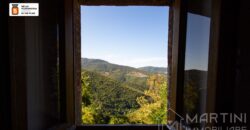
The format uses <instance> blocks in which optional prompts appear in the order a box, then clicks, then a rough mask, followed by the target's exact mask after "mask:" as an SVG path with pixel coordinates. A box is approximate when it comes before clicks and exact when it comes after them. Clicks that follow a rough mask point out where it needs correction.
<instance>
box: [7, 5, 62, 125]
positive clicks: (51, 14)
mask: <svg viewBox="0 0 250 130" xmlns="http://www.w3.org/2000/svg"><path fill="white" fill-rule="evenodd" d="M12 2H14V1H12ZM24 2H25V1H24ZM27 2H28V1H27ZM29 2H30V1H29ZM32 2H37V3H39V10H40V11H39V16H38V17H8V19H9V31H10V33H9V39H10V54H11V55H10V57H11V61H10V64H11V68H10V69H11V74H12V76H11V83H12V84H11V97H12V98H13V99H12V100H11V103H12V106H11V107H12V112H13V116H12V119H13V120H12V126H13V129H19V130H44V129H48V128H50V127H52V126H54V125H55V124H59V118H60V106H59V93H58V92H59V91H58V90H59V88H58V79H57V77H58V73H57V66H58V64H57V60H58V57H57V47H58V45H57V44H58V38H57V36H58V26H57V25H58V13H59V11H58V8H59V7H58V3H57V2H58V1H57V0H53V1H51V0H33V1H32Z"/></svg>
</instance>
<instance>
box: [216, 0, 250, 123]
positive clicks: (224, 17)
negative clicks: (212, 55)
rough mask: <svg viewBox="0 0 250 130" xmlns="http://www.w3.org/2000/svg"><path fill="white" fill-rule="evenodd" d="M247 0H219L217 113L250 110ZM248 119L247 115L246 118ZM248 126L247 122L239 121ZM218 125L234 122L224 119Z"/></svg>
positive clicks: (248, 9) (249, 46)
mask: <svg viewBox="0 0 250 130" xmlns="http://www.w3.org/2000/svg"><path fill="white" fill-rule="evenodd" d="M249 4H250V2H249V1H245V0H240V1H237V2H236V1H234V0H222V4H221V16H220V19H221V21H220V33H219V37H220V38H219V58H218V72H217V73H218V80H217V81H218V82H217V90H216V91H217V92H216V95H217V96H216V112H217V113H235V114H239V113H247V117H249V114H250V102H249V99H250V94H249V92H250V87H249V84H250V82H249V81H250V80H249V73H250V59H249V56H250V51H249V50H250V44H249V34H250V33H249V30H250V25H249V23H250V17H249V16H250V7H249ZM247 119H248V118H247ZM238 124H240V125H245V126H246V125H247V126H248V128H249V127H250V125H249V121H248V122H247V123H238ZM219 125H221V126H224V127H226V126H235V124H234V123H223V121H222V119H220V123H219Z"/></svg>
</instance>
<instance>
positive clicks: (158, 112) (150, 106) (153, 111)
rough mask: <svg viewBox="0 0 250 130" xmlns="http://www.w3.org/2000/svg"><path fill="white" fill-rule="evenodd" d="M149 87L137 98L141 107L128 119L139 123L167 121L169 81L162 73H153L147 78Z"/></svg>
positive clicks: (162, 122) (163, 122) (130, 114)
mask: <svg viewBox="0 0 250 130" xmlns="http://www.w3.org/2000/svg"><path fill="white" fill-rule="evenodd" d="M147 85H148V86H149V89H148V90H146V91H145V92H144V96H141V97H139V98H137V103H138V104H139V105H140V108H139V109H137V110H135V111H133V112H131V113H129V114H128V115H127V116H128V119H129V121H130V122H132V123H139V124H166V123H167V81H166V77H165V76H164V75H161V74H154V75H151V76H150V77H149V78H148V80H147Z"/></svg>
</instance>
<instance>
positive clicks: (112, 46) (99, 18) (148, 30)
mask: <svg viewBox="0 0 250 130" xmlns="http://www.w3.org/2000/svg"><path fill="white" fill-rule="evenodd" d="M81 35H82V37H81V39H82V44H81V46H82V48H81V55H82V57H87V58H97V59H103V60H107V61H109V62H111V63H115V64H120V65H127V66H132V67H142V66H159V67H167V44H168V7H152V6H151V7H149V6H148V7H145V6H136V7H135V6H127V7H126V6H124V7H114V6H98V7H96V6H88V7H87V6H82V7H81Z"/></svg>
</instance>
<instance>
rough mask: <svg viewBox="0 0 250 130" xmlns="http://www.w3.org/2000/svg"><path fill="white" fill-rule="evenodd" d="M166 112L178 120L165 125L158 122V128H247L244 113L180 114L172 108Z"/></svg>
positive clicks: (197, 129) (238, 129)
mask: <svg viewBox="0 0 250 130" xmlns="http://www.w3.org/2000/svg"><path fill="white" fill-rule="evenodd" d="M168 112H169V113H172V114H174V115H175V116H176V117H177V118H178V121H177V120H175V121H168V124H166V125H162V124H159V125H158V130H163V129H166V128H167V129H169V130H247V114H246V113H202V114H192V115H189V114H186V115H184V116H182V115H180V114H178V113H177V112H175V111H174V110H172V109H168ZM206 124H210V125H206ZM229 124H230V126H227V125H229ZM239 124H240V125H239ZM220 125H221V126H220Z"/></svg>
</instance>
